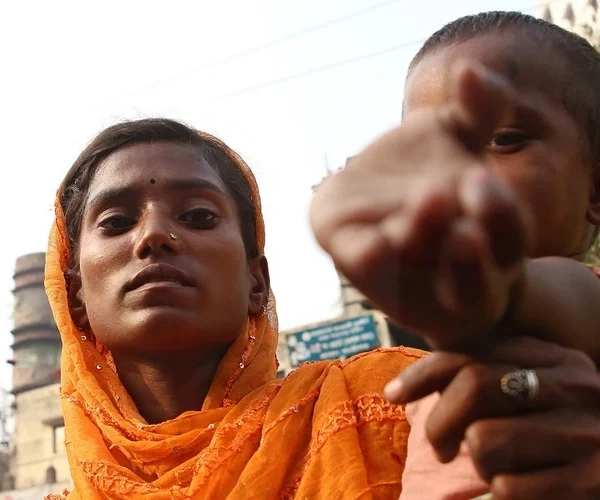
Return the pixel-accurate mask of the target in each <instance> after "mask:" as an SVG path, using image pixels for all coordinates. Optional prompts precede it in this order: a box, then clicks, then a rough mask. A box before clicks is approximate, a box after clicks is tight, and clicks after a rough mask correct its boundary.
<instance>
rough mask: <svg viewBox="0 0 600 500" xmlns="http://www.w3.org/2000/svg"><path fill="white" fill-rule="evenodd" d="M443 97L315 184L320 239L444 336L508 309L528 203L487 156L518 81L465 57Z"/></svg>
mask: <svg viewBox="0 0 600 500" xmlns="http://www.w3.org/2000/svg"><path fill="white" fill-rule="evenodd" d="M451 78H452V84H453V85H452V88H453V89H454V91H453V93H452V95H451V97H450V99H449V101H448V103H447V104H445V105H444V106H442V107H436V108H429V109H425V110H421V111H415V112H414V113H412V114H410V115H409V116H408V118H407V119H406V120H405V122H404V123H403V124H402V125H401V126H400V127H398V128H396V129H394V130H392V131H390V132H388V133H387V134H386V135H384V136H383V137H382V138H380V139H379V140H377V141H376V142H374V143H373V144H371V145H370V146H369V147H367V148H366V149H365V150H364V151H363V152H362V153H361V154H360V155H359V156H357V157H356V158H354V159H353V160H352V161H351V162H350V164H349V165H348V166H347V167H346V168H345V169H344V170H343V171H341V172H339V173H338V174H336V175H334V176H332V177H331V178H329V179H327V180H326V181H325V182H324V183H323V185H322V186H320V187H319V189H318V190H317V192H316V194H315V197H314V201H313V203H312V207H311V222H312V226H313V229H314V232H315V235H316V238H317V240H318V242H319V243H320V244H321V246H322V247H323V248H324V249H325V251H327V252H328V253H329V254H330V255H331V257H332V258H333V261H334V263H335V265H336V267H337V268H338V269H339V270H340V271H341V272H342V274H344V275H345V276H346V277H347V278H348V279H349V280H350V281H351V282H352V283H353V284H354V286H356V287H357V288H358V289H359V290H360V291H361V292H362V293H364V294H365V295H366V296H367V297H368V298H369V299H371V300H372V301H373V302H374V304H375V305H377V306H378V307H379V308H380V309H381V310H382V311H383V312H385V313H386V314H388V315H389V316H390V317H391V318H392V319H393V320H395V321H396V322H398V323H399V324H400V325H402V326H404V327H406V328H407V329H410V330H412V331H414V332H415V333H420V334H421V335H422V336H424V337H425V339H426V340H428V341H429V342H430V344H431V345H432V346H434V347H437V348H449V347H452V346H455V345H459V344H460V343H461V342H463V341H466V340H468V339H469V338H471V339H473V338H474V337H476V336H478V335H481V334H483V333H485V332H487V331H489V330H490V329H492V328H493V327H494V326H495V325H496V324H497V323H498V321H499V320H500V319H501V318H502V317H503V315H504V313H505V311H506V309H507V306H508V304H509V302H510V297H511V293H512V291H513V290H514V289H515V288H516V287H518V285H519V282H520V278H521V275H522V267H523V262H524V258H525V252H526V244H527V235H528V230H527V224H526V221H527V214H526V213H525V209H524V208H523V207H522V206H521V204H520V203H519V201H518V200H517V198H516V196H515V194H514V193H513V192H512V190H511V189H510V187H508V186H507V185H506V184H505V183H503V182H502V181H501V180H500V179H499V178H497V177H495V176H494V174H493V172H492V171H491V169H489V168H488V165H487V161H486V155H485V153H486V147H487V145H488V143H489V142H490V140H491V139H492V137H493V134H494V132H495V131H496V130H497V129H498V128H499V127H502V126H506V125H508V124H509V121H510V120H511V115H512V111H513V109H514V106H515V96H514V93H513V92H512V90H511V87H510V85H509V84H508V83H507V82H505V81H504V80H503V79H502V78H501V77H499V76H496V75H495V74H493V73H491V72H490V71H488V70H486V69H485V68H482V67H480V66H473V65H470V64H462V65H460V67H458V68H456V71H454V72H453V73H452V75H451Z"/></svg>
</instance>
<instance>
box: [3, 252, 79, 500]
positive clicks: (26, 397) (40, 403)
mask: <svg viewBox="0 0 600 500" xmlns="http://www.w3.org/2000/svg"><path fill="white" fill-rule="evenodd" d="M44 265H45V255H44V254H43V253H36V254H30V255H24V256H22V257H19V258H18V259H17V264H16V269H15V274H14V280H15V288H14V290H13V293H14V316H13V320H14V328H13V331H12V333H13V336H14V342H13V345H12V348H13V351H14V359H13V360H10V363H12V364H13V390H12V393H13V394H14V409H15V412H14V423H15V430H14V435H13V437H12V440H11V454H10V481H9V482H8V485H7V486H10V487H12V488H13V491H10V492H7V493H6V494H4V495H5V496H2V495H0V500H1V499H2V498H11V499H12V500H25V499H29V498H37V499H39V498H43V496H44V495H45V494H47V493H51V492H61V491H62V490H63V489H64V488H68V487H70V485H71V481H70V475H69V468H68V463H67V457H66V450H65V445H64V422H63V418H62V415H61V409H60V393H59V387H60V384H59V381H60V352H61V343H60V337H59V334H58V330H57V328H56V325H55V323H54V318H53V317H52V312H51V310H50V304H49V302H48V299H47V297H46V292H45V289H44ZM0 423H1V422H0ZM6 495H8V496H6Z"/></svg>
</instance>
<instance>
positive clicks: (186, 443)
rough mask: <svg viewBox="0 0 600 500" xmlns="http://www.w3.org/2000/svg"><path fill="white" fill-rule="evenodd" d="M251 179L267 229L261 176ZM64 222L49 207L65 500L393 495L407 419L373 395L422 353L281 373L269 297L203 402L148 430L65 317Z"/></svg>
mask: <svg viewBox="0 0 600 500" xmlns="http://www.w3.org/2000/svg"><path fill="white" fill-rule="evenodd" d="M224 150H225V151H227V152H228V154H229V155H230V157H231V158H232V159H233V160H234V161H235V163H236V164H237V165H238V167H239V168H240V170H241V172H242V173H243V174H244V176H245V177H246V179H247V181H248V183H249V185H250V187H251V188H252V191H253V193H254V196H253V199H254V202H255V207H256V213H257V240H258V245H259V249H260V251H262V250H263V248H264V240H265V238H264V223H263V220H262V216H261V205H260V197H259V194H258V188H257V186H256V182H255V180H254V177H253V175H252V173H251V172H250V170H249V168H248V167H247V166H246V165H245V163H244V162H243V160H241V158H240V157H239V156H238V155H237V154H236V153H234V152H233V151H232V150H230V149H229V148H226V147H224ZM69 252H70V248H69V243H68V238H67V233H66V228H65V220H64V216H63V213H62V209H61V207H60V203H59V202H57V205H56V220H55V223H54V226H53V228H52V232H51V235H50V241H49V246H48V253H47V262H46V290H47V294H48V297H49V300H50V304H51V306H52V310H53V312H54V316H55V319H56V323H57V326H58V329H59V331H60V334H61V337H62V342H63V351H62V361H61V366H62V367H61V370H62V387H61V396H62V410H63V415H64V419H65V435H66V441H65V442H66V448H67V454H68V458H69V464H70V469H71V475H72V479H73V482H74V485H75V488H74V490H73V491H72V492H70V493H69V494H68V499H69V500H75V499H81V500H96V499H98V500H99V499H117V498H129V499H134V500H136V499H147V498H152V499H153V500H163V499H164V500H170V499H178V498H207V499H208V498H210V499H219V498H228V499H242V498H243V499H249V498H257V499H261V500H263V499H276V498H277V499H279V498H290V499H292V498H298V499H300V498H302V499H321V498H322V499H334V498H347V499H354V498H361V499H371V498H386V499H387V498H397V497H398V495H399V494H400V491H401V477H402V472H403V469H404V463H405V460H406V447H407V438H408V433H409V425H408V423H407V421H406V417H405V414H404V409H403V408H402V407H400V406H396V405H391V404H389V403H388V402H387V401H386V400H385V399H384V398H383V396H382V391H383V387H384V385H385V383H386V382H387V381H388V380H389V379H391V378H392V377H393V376H395V375H396V374H397V373H398V372H399V371H401V370H402V369H403V368H404V367H406V366H407V365H408V364H410V363H412V362H413V361H415V360H416V359H418V358H420V357H422V355H423V353H421V352H420V351H416V350H412V349H405V348H396V349H379V350H377V351H375V352H372V353H365V354H362V355H358V356H355V357H353V358H351V359H349V360H347V361H345V362H340V361H334V362H318V363H312V364H307V365H304V366H302V367H300V368H299V369H297V370H295V371H294V372H292V373H291V374H290V375H289V376H288V377H287V378H286V379H285V380H276V370H277V360H276V358H275V350H276V346H277V337H278V327H277V315H276V312H275V300H274V298H273V296H271V298H270V300H269V304H268V307H267V310H266V311H265V313H264V314H262V315H260V316H256V317H249V318H248V321H247V327H246V330H245V332H243V333H242V334H241V335H240V337H239V338H238V340H237V341H236V342H235V343H234V344H233V345H232V346H231V347H230V348H229V350H228V352H227V353H226V355H225V357H224V358H223V360H222V362H221V364H220V366H219V368H218V370H217V373H216V376H215V379H214V381H213V384H212V386H211V388H210V391H209V393H208V396H207V398H206V400H205V401H204V404H203V406H202V408H201V409H200V410H198V411H189V412H186V413H184V414H182V415H180V416H179V417H177V418H175V419H173V420H169V421H167V422H163V423H160V424H156V425H149V424H148V423H147V422H146V421H145V420H144V418H143V417H142V416H141V415H140V413H139V412H138V410H137V408H136V405H135V403H134V402H133V401H132V399H131V398H130V397H129V395H128V394H127V392H126V391H125V389H124V387H123V385H122V384H121V383H120V381H119V378H118V376H117V373H116V371H115V367H114V364H113V363H112V358H111V356H110V353H109V352H107V350H106V349H104V348H103V347H102V346H101V345H100V344H99V343H98V342H96V341H95V339H94V338H93V335H90V334H85V333H83V332H81V331H80V330H78V329H77V328H76V326H75V324H74V323H73V320H72V318H71V315H70V313H69V304H68V300H67V292H66V283H65V278H64V274H63V272H64V270H65V269H67V267H68V266H69V263H70V255H69Z"/></svg>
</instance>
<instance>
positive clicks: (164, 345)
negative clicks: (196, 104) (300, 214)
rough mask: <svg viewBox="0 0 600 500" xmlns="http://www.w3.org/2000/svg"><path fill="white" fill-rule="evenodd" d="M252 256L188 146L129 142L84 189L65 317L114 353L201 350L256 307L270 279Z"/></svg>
mask: <svg viewBox="0 0 600 500" xmlns="http://www.w3.org/2000/svg"><path fill="white" fill-rule="evenodd" d="M260 259H262V260H264V257H259V258H258V260H260ZM256 260H257V259H255V260H254V261H248V259H247V258H246V251H245V248H244V242H243V240H242V236H241V230H240V222H239V218H238V212H237V210H236V206H235V202H234V201H233V199H232V197H231V196H230V195H229V194H228V191H227V189H226V187H225V185H224V183H223V181H222V180H221V178H220V177H219V175H218V174H217V173H216V172H215V171H214V170H213V169H212V168H211V167H210V166H209V165H208V164H207V163H206V161H204V160H202V159H201V158H199V154H198V151H197V150H196V149H195V148H194V147H193V146H190V145H186V144H180V143H169V142H157V143H152V144H147V143H144V144H136V145H131V146H128V147H125V148H123V149H121V150H118V151H116V152H114V153H113V154H111V155H110V156H109V157H108V158H106V159H105V160H104V161H103V162H102V163H101V164H100V166H99V168H98V171H97V173H96V175H95V177H94V179H93V181H92V183H91V185H90V189H89V194H88V197H87V202H86V205H85V208H84V215H83V222H82V227H81V233H80V239H79V264H80V280H78V279H75V280H74V284H73V285H72V286H71V289H70V302H71V306H72V310H73V316H74V319H75V321H76V323H77V324H79V325H80V326H89V327H90V328H91V330H92V331H93V333H94V335H95V336H96V338H97V339H98V340H99V341H100V342H101V343H102V344H103V345H105V346H106V347H108V348H110V349H111V350H112V351H113V352H116V351H132V352H140V351H145V352H148V353H153V352H156V353H157V354H158V353H159V352H162V351H170V352H173V351H178V350H179V351H182V350H185V351H186V352H190V350H194V349H199V350H201V351H202V352H205V353H206V354H208V353H209V352H210V351H211V350H213V349H222V348H223V347H224V346H226V345H229V344H231V343H232V342H233V341H234V340H235V339H236V337H237V336H238V335H239V333H240V332H241V331H242V329H243V326H244V323H245V321H246V319H247V316H248V314H249V313H250V314H256V313H258V312H260V309H261V307H262V304H263V303H264V299H265V297H266V293H268V276H265V274H266V273H267V271H266V262H262V263H259V264H257V263H256V262H255V261H256Z"/></svg>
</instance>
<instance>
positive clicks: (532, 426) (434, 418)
mask: <svg viewBox="0 0 600 500" xmlns="http://www.w3.org/2000/svg"><path fill="white" fill-rule="evenodd" d="M522 368H526V369H533V370H535V372H536V374H537V378H538V380H539V392H538V394H537V396H536V398H535V399H534V400H533V401H532V406H531V407H530V409H525V408H524V406H523V405H522V404H520V403H519V402H518V401H516V400H514V399H512V398H511V397H510V396H508V395H506V394H505V393H504V392H503V391H502V390H501V382H500V381H501V379H502V377H503V376H504V375H506V374H507V373H510V372H513V371H515V370H518V369H522ZM436 391H438V392H440V393H441V397H440V400H439V402H438V403H437V405H436V406H435V408H434V409H433V411H432V412H431V414H430V416H429V420H428V422H427V427H426V431H427V435H428V438H429V439H430V441H431V444H432V445H433V447H434V449H435V450H436V453H437V454H438V457H439V458H440V460H441V461H442V462H449V461H451V460H452V459H453V458H454V457H455V456H456V454H457V452H458V449H459V446H460V443H461V441H463V440H466V442H467V443H468V446H469V449H470V452H471V455H472V458H473V461H474V463H475V466H476V468H477V470H478V472H479V474H480V475H481V476H482V477H483V478H484V479H485V480H486V481H488V482H489V483H490V485H491V491H492V493H493V497H494V499H495V500H500V499H505V498H506V499H508V498H510V499H521V498H522V499H532V498H543V499H550V498H556V499H564V498H568V499H569V500H577V499H588V498H589V499H592V498H600V375H599V374H598V372H597V370H596V366H595V365H594V363H593V362H592V361H591V359H590V358H588V357H587V356H585V355H583V354H581V353H580V352H578V351H574V350H570V349H565V348H562V347H559V346H557V345H555V344H551V343H546V342H542V341H539V340H536V339H531V338H514V339H506V340H503V341H501V342H500V343H499V344H497V345H496V346H493V347H490V348H489V350H487V351H486V352H482V353H479V354H477V355H473V356H469V355H463V354H455V353H447V352H436V353H433V354H432V355H431V356H429V357H427V358H425V359H423V360H421V361H419V362H417V363H415V364H413V365H411V366H410V367H409V368H407V369H406V370H405V371H404V372H402V373H401V374H400V375H399V377H398V378H397V379H395V380H394V381H392V382H391V383H390V384H389V385H388V387H387V388H386V395H387V397H388V398H389V399H390V401H393V402H395V403H408V402H411V401H415V400H418V399H420V398H422V397H424V396H426V395H428V394H430V393H432V392H436Z"/></svg>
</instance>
